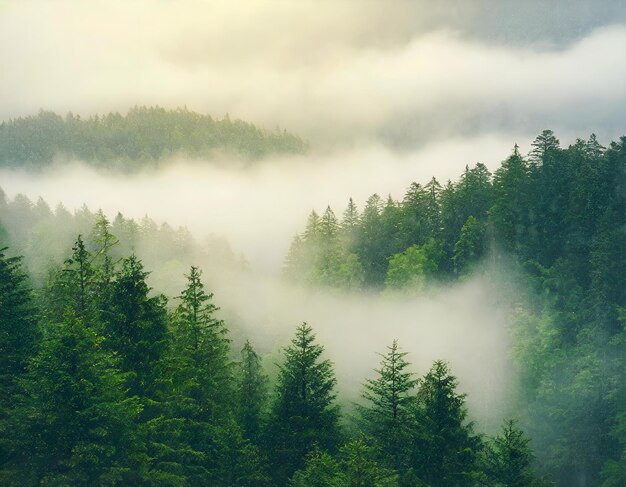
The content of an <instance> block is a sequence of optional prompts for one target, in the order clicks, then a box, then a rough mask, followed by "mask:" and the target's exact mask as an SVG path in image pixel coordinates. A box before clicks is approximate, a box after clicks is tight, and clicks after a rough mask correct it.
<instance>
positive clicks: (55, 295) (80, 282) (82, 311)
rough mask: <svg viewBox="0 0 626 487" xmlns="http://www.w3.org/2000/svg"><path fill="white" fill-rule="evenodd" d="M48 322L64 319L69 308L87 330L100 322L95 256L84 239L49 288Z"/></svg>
mask: <svg viewBox="0 0 626 487" xmlns="http://www.w3.org/2000/svg"><path fill="white" fill-rule="evenodd" d="M49 291H50V292H49V296H50V297H49V300H50V302H49V305H48V318H49V319H51V320H53V321H55V320H56V321H58V320H60V319H62V317H63V316H64V315H65V312H66V310H67V308H70V309H72V310H73V311H74V313H76V316H78V317H79V318H81V319H82V320H83V321H84V323H85V324H86V325H87V326H93V325H94V323H95V321H96V292H97V290H96V286H95V270H94V268H93V255H92V254H91V252H89V251H88V250H87V247H86V246H85V242H84V241H83V237H82V235H79V236H78V238H77V239H76V242H75V244H74V246H73V247H72V256H71V257H70V258H69V259H67V260H66V261H65V265H64V267H63V268H62V269H61V271H60V272H58V273H57V274H56V276H54V279H53V281H52V283H51V285H50V288H49Z"/></svg>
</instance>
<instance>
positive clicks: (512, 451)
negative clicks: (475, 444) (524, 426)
mask: <svg viewBox="0 0 626 487" xmlns="http://www.w3.org/2000/svg"><path fill="white" fill-rule="evenodd" d="M529 442H530V440H529V439H528V438H526V437H525V436H524V432H523V431H522V430H520V429H519V428H518V427H517V424H516V422H515V421H514V420H506V421H505V422H504V424H503V426H502V432H501V433H500V435H498V436H496V437H495V438H494V439H493V440H492V441H491V443H490V444H488V445H487V449H486V462H485V463H486V465H485V470H486V472H487V475H488V477H489V482H490V485H498V486H506V487H530V486H532V485H534V481H535V477H534V473H533V469H532V461H533V455H532V451H531V449H530V446H528V443H529Z"/></svg>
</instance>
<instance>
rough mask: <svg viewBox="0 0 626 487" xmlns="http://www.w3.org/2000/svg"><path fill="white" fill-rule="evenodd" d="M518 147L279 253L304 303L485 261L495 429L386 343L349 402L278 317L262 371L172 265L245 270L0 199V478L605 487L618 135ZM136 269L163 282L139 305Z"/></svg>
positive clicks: (193, 270) (401, 285)
mask: <svg viewBox="0 0 626 487" xmlns="http://www.w3.org/2000/svg"><path fill="white" fill-rule="evenodd" d="M532 148H533V149H532V151H531V153H530V154H529V155H527V156H523V155H522V154H520V152H519V150H518V148H517V146H516V147H515V148H514V149H513V152H512V154H511V155H510V156H509V157H508V158H507V159H506V160H504V161H503V163H502V165H501V166H500V168H499V169H497V170H496V171H495V173H493V174H491V173H490V172H489V171H488V170H487V168H486V167H485V166H484V165H482V164H477V165H476V166H475V167H474V168H471V169H470V168H466V170H465V172H464V173H463V174H462V175H461V177H460V178H459V179H458V181H456V182H447V183H446V184H443V185H442V184H440V183H439V182H438V181H437V180H436V179H432V180H431V181H429V182H428V183H426V184H425V185H422V184H420V183H413V184H411V185H410V186H409V188H408V190H407V192H406V195H405V197H404V199H403V200H402V201H396V200H394V199H393V198H392V197H388V198H386V199H384V200H383V199H381V198H380V197H379V196H377V195H373V196H372V197H370V198H369V199H368V200H367V202H366V204H365V206H364V208H363V209H362V210H359V209H358V207H357V205H356V203H355V202H353V201H352V200H349V204H348V206H347V209H346V210H345V211H344V212H343V217H342V218H337V217H336V216H335V214H334V213H333V211H332V210H331V209H330V208H327V209H326V210H325V211H324V212H323V213H322V215H321V216H319V215H318V214H317V213H315V212H313V213H312V214H311V215H310V217H309V220H308V222H307V223H306V227H305V230H304V232H303V233H302V234H301V235H298V236H296V237H295V239H294V242H293V244H292V247H291V249H290V251H289V254H288V255H287V256H286V259H285V268H284V278H285V279H287V280H289V281H290V282H292V283H298V284H299V285H301V286H303V287H305V288H306V287H310V288H319V287H320V286H321V287H325V288H326V289H327V290H328V291H329V292H337V293H339V292H348V293H350V292H355V293H361V292H367V293H376V292H380V293H393V294H394V295H398V296H404V298H406V299H412V298H413V297H415V296H417V295H419V294H420V293H424V292H428V291H429V290H430V289H431V288H432V287H443V286H446V285H449V284H452V283H454V282H456V281H459V280H464V279H469V278H470V276H472V275H473V274H476V273H479V272H481V270H482V269H483V267H484V266H486V265H489V266H495V267H499V268H500V269H501V272H502V273H503V274H504V275H505V276H507V275H508V276H509V277H508V279H509V281H510V283H511V285H512V287H513V288H514V289H516V290H517V291H518V293H519V299H518V302H517V305H516V308H515V319H514V322H515V323H514V326H513V329H512V330H511V331H512V349H511V356H512V359H513V360H514V361H515V363H516V366H517V369H518V370H519V387H517V393H516V397H514V398H512V399H513V400H514V402H515V407H514V410H515V414H514V415H513V416H514V417H511V418H507V419H505V420H504V422H503V424H502V428H501V431H500V433H499V434H496V435H494V436H489V435H485V434H481V433H480V431H482V429H481V425H480V424H476V423H475V422H474V421H472V418H471V417H470V414H469V412H468V410H467V407H466V395H465V394H463V393H462V392H461V391H460V388H461V386H462V384H459V381H458V380H457V378H456V377H455V373H454V371H452V370H451V369H450V365H449V364H448V363H447V362H446V359H447V357H441V360H438V361H436V362H435V363H433V364H432V367H431V368H430V370H416V369H415V368H413V367H412V365H411V360H412V357H411V356H410V355H407V353H406V352H405V351H404V348H403V343H399V342H398V341H396V340H393V337H390V339H389V343H387V344H385V343H383V344H382V345H381V347H380V349H378V350H371V352H372V354H373V353H375V352H378V353H380V354H381V356H380V364H379V366H378V367H377V368H376V370H374V371H372V373H371V374H370V375H369V376H366V377H363V378H362V394H361V398H360V400H359V401H358V404H357V405H355V407H354V408H353V409H352V410H347V409H348V408H345V407H344V408H341V407H340V404H342V397H341V384H340V383H338V382H337V379H336V377H335V370H334V367H333V363H332V362H331V361H330V360H329V357H328V356H327V354H326V352H325V348H324V344H323V343H319V342H318V340H317V339H316V336H315V332H314V329H315V323H311V325H312V326H309V325H308V324H306V323H302V324H300V325H298V323H294V324H293V335H292V336H293V339H292V341H291V343H283V344H281V345H283V346H284V348H281V349H280V352H279V356H278V357H277V362H278V363H277V365H278V369H277V371H274V370H272V371H270V370H268V369H267V367H265V366H264V361H263V356H262V354H261V353H259V352H258V351H257V349H256V347H255V344H254V343H253V342H252V341H251V340H246V338H248V337H245V336H242V333H241V330H239V329H237V327H236V324H233V323H231V322H229V321H228V322H225V321H223V317H222V316H221V315H220V312H219V308H218V306H219V296H218V297H217V298H215V299H214V297H213V295H212V293H211V291H210V290H209V287H208V286H207V287H205V286H206V285H207V284H210V281H209V280H207V279H206V277H207V276H206V275H203V274H202V270H201V269H200V268H199V267H197V266H195V265H194V266H191V267H190V268H183V264H182V262H183V261H188V260H191V261H192V262H203V263H204V262H207V263H213V264H218V265H219V267H218V270H219V272H217V273H211V276H212V277H211V278H212V279H214V278H215V276H216V275H217V276H219V278H222V279H225V278H226V275H225V274H224V271H225V269H226V270H227V269H231V270H237V271H239V270H242V269H245V268H246V263H245V261H244V260H243V259H242V258H240V257H236V256H235V255H233V254H232V252H231V251H230V250H229V248H228V247H227V246H226V245H225V244H222V243H219V242H218V241H213V243H212V244H210V245H208V244H202V243H198V242H197V241H196V240H195V239H194V238H192V237H191V235H190V234H189V233H188V232H187V231H186V230H185V229H178V230H175V229H172V228H171V227H169V226H168V225H167V224H164V225H160V226H159V225H157V224H156V223H155V222H154V221H152V220H151V219H149V218H147V217H146V218H144V219H143V220H142V221H139V222H135V221H134V220H133V219H129V218H125V217H123V216H122V215H121V214H119V215H118V216H117V217H116V218H115V219H114V220H113V221H112V222H110V221H109V220H108V219H107V217H106V216H105V215H104V214H103V213H102V212H95V213H94V212H92V211H90V210H89V209H88V208H86V207H83V208H82V209H80V210H78V211H75V212H74V213H70V212H68V211H67V210H66V209H65V208H63V206H58V207H57V208H55V209H54V210H51V209H50V207H49V206H48V205H47V204H46V202H45V201H43V200H41V199H40V200H39V201H37V202H36V203H33V202H31V201H30V200H28V199H27V198H26V197H24V196H17V197H15V198H13V199H12V200H7V198H5V197H4V195H2V197H0V248H3V250H2V251H0V350H1V352H2V353H1V354H0V360H1V361H2V365H1V366H0V370H1V371H2V373H1V375H0V388H1V391H0V398H1V399H0V483H2V484H3V485H20V486H21V485H220V486H221V485H224V486H227V485H237V486H263V485H267V486H271V485H277V486H282V485H292V486H421V485H430V486H466V485H477V486H480V485H484V486H511V485H516V486H540V485H553V482H554V483H556V484H558V485H562V486H570V485H603V486H619V485H623V483H624V479H625V478H626V476H625V470H626V442H625V440H624V439H625V434H624V433H625V431H626V424H625V422H624V421H625V420H626V385H625V384H624V380H623V378H624V376H625V372H626V370H624V369H625V363H626V362H625V360H624V350H625V349H626V329H625V328H624V320H625V319H626V286H625V284H626V283H625V277H626V252H625V251H626V249H625V246H626V137H625V138H622V139H620V141H619V142H614V143H612V144H611V145H610V146H609V147H608V148H605V147H602V146H601V145H600V144H599V142H598V141H597V140H596V138H595V137H594V136H592V137H591V138H590V139H589V140H587V141H583V140H579V141H577V142H576V143H575V144H573V145H571V146H569V147H567V148H561V147H560V145H559V142H558V140H557V139H556V138H555V136H554V134H552V132H550V131H544V132H543V133H542V134H541V135H540V136H539V137H538V138H537V139H536V140H535V141H534V142H533V144H532ZM216 242H218V243H216ZM5 247H8V248H5ZM20 256H24V257H23V258H22V257H20ZM204 270H205V271H206V270H207V269H204ZM150 271H152V272H154V273H155V274H161V275H162V276H163V279H162V280H164V281H168V282H169V283H170V286H171V285H172V283H174V282H176V281H175V280H173V279H171V275H172V273H179V274H181V275H182V274H184V276H185V280H184V281H183V282H184V283H185V284H184V285H183V286H181V288H180V289H174V290H172V291H171V292H170V291H169V289H168V295H167V296H166V295H163V294H159V293H156V292H155V291H154V290H152V289H151V288H150V284H149V282H150ZM208 274H209V272H207V275H208ZM302 320H303V321H304V320H307V316H302ZM381 326H384V323H381ZM467 327H468V333H471V327H472V323H471V322H468V324H467ZM385 345H387V346H385ZM354 346H355V347H356V346H358V341H357V340H356V339H355V345H354ZM468 346H471V343H468ZM346 353H350V351H349V350H346ZM512 389H515V387H512Z"/></svg>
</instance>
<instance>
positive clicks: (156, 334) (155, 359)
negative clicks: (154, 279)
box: [102, 256, 168, 397]
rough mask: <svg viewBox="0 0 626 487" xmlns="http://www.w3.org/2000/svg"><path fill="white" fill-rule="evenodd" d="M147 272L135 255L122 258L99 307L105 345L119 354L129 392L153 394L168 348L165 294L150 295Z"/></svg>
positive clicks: (144, 394)
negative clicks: (108, 292)
mask: <svg viewBox="0 0 626 487" xmlns="http://www.w3.org/2000/svg"><path fill="white" fill-rule="evenodd" d="M147 276H148V273H147V272H145V271H144V270H143V265H142V263H141V261H140V260H139V259H137V258H136V257H135V256H131V257H129V258H127V259H124V261H123V262H122V268H121V270H120V271H119V272H118V273H117V275H116V276H115V280H114V282H113V283H112V285H111V292H110V295H109V296H108V297H107V301H106V303H105V306H104V307H103V309H102V320H103V334H104V337H105V342H104V345H105V346H106V347H107V349H108V350H110V351H111V352H112V353H115V354H116V355H117V356H119V358H120V366H121V369H122V371H124V372H127V373H128V387H129V389H130V392H131V394H137V395H139V396H142V397H152V396H154V394H155V392H156V389H157V381H158V377H159V370H160V362H161V360H162V358H163V356H164V353H165V351H166V349H167V346H168V343H167V338H168V337H167V321H166V318H167V313H166V310H165V302H166V299H165V297H164V296H153V297H151V296H149V292H150V288H149V287H148V285H147V283H146V277H147Z"/></svg>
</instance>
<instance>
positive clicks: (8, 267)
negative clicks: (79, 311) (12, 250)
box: [0, 248, 40, 480]
mask: <svg viewBox="0 0 626 487" xmlns="http://www.w3.org/2000/svg"><path fill="white" fill-rule="evenodd" d="M6 252H7V249H6V248H5V249H0V469H2V468H3V466H4V465H5V464H6V463H7V462H8V461H9V459H10V458H11V456H12V454H14V453H15V451H14V450H15V444H14V442H13V438H14V437H15V434H16V432H15V425H14V424H13V422H12V421H10V415H11V414H12V413H11V412H12V410H13V409H14V408H15V407H16V403H17V401H18V398H19V397H20V395H21V394H22V392H23V391H22V387H21V386H20V380H21V378H22V377H23V376H24V374H25V372H26V370H27V365H28V363H29V361H30V360H31V358H32V357H33V356H34V355H35V354H36V352H37V348H38V346H39V340H40V330H39V327H38V322H37V312H36V309H35V307H34V304H33V298H32V291H31V289H30V288H29V287H28V285H27V276H26V274H24V272H23V270H22V261H21V258H20V257H8V256H7V255H6ZM1 479H2V477H0V480H1Z"/></svg>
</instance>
